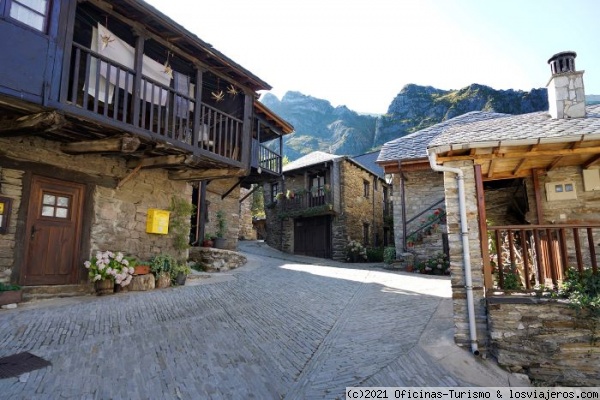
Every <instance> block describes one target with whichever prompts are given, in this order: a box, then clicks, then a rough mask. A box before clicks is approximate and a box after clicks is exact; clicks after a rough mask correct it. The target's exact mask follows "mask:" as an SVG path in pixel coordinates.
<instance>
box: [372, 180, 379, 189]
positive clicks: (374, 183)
mask: <svg viewBox="0 0 600 400" xmlns="http://www.w3.org/2000/svg"><path fill="white" fill-rule="evenodd" d="M377 183H378V181H377V178H375V179H373V189H374V190H375V191H377V190H378V189H377Z"/></svg>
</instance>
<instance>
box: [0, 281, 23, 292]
mask: <svg viewBox="0 0 600 400" xmlns="http://www.w3.org/2000/svg"><path fill="white" fill-rule="evenodd" d="M9 290H21V286H19V285H13V284H11V283H2V282H0V292H8V291H9Z"/></svg>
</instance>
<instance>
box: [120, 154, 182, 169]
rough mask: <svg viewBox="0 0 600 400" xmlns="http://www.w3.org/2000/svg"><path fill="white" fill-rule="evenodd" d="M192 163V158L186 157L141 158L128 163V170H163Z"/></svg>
mask: <svg viewBox="0 0 600 400" xmlns="http://www.w3.org/2000/svg"><path fill="white" fill-rule="evenodd" d="M190 161H191V157H189V156H184V155H178V156H176V155H169V156H157V157H148V158H141V159H136V160H129V161H127V168H135V167H138V166H140V167H141V168H161V167H169V166H177V165H186V164H188V163H189V162H190Z"/></svg>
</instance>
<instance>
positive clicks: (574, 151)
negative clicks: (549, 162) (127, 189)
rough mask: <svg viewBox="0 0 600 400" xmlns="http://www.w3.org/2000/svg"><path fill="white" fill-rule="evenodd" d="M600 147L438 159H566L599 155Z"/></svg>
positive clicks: (440, 158)
mask: <svg viewBox="0 0 600 400" xmlns="http://www.w3.org/2000/svg"><path fill="white" fill-rule="evenodd" d="M599 153H600V146H594V147H579V148H576V149H562V150H537V151H514V152H511V151H506V152H504V153H497V154H478V155H475V156H471V155H465V156H454V157H446V156H441V157H438V158H437V159H438V161H439V162H440V163H443V162H448V161H466V160H473V159H475V160H490V159H494V158H502V159H505V160H509V159H513V158H523V157H528V156H556V157H566V156H574V155H581V154H599Z"/></svg>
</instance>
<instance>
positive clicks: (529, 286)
mask: <svg viewBox="0 0 600 400" xmlns="http://www.w3.org/2000/svg"><path fill="white" fill-rule="evenodd" d="M487 233H488V243H482V246H487V249H485V250H487V252H489V258H488V259H484V274H485V275H486V279H485V281H486V286H490V285H491V287H488V289H492V288H494V289H503V290H533V289H535V288H536V287H539V286H545V287H556V286H557V285H558V283H559V282H560V281H562V280H563V278H564V276H565V273H566V271H567V269H568V268H571V267H573V268H576V269H577V270H579V271H580V272H581V271H583V270H584V269H587V268H591V269H592V270H593V271H594V272H597V271H598V255H597V252H596V247H597V246H598V245H600V224H591V225H578V224H569V225H555V224H551V225H513V226H488V227H487ZM482 250H483V249H482ZM482 253H483V254H486V251H483V252H482Z"/></svg>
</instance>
